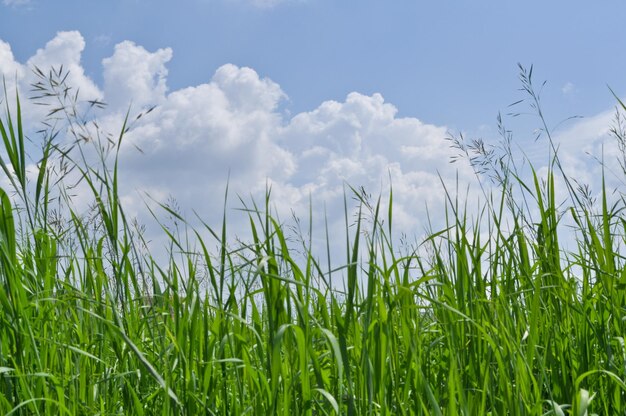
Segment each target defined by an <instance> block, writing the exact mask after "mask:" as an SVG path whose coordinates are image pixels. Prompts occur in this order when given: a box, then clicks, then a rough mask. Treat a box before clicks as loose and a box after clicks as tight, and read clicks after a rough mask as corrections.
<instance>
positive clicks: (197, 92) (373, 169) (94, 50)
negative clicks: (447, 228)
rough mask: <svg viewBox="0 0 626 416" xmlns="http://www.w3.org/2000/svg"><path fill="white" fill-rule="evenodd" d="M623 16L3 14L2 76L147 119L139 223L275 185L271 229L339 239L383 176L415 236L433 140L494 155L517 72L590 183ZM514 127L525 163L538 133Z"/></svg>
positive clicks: (347, 10) (177, 7) (557, 5)
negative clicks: (35, 79)
mask: <svg viewBox="0 0 626 416" xmlns="http://www.w3.org/2000/svg"><path fill="white" fill-rule="evenodd" d="M624 16H626V3H624V2H623V1H603V2H593V3H592V2H583V1H568V2H565V1H550V2H545V1H544V2H540V1H527V2H514V1H475V2H468V1H465V2H461V1H449V2H435V1H430V2H418V1H408V0H393V1H384V2H383V1H375V0H363V1H359V2H356V1H340V0H332V1H331V0H181V1H177V2H173V1H169V0H150V1H147V0H108V1H106V2H105V1H95V0H59V1H44V0H30V1H28V0H3V2H2V4H0V41H2V44H0V71H2V72H5V74H6V72H9V73H10V75H12V76H13V75H14V74H16V73H18V75H19V78H20V79H19V85H20V87H21V88H22V89H25V88H27V85H28V82H29V75H28V72H29V70H28V67H29V66H32V65H34V64H37V65H39V66H45V65H51V64H55V65H58V64H59V63H65V64H66V65H67V67H68V68H70V69H71V71H72V77H71V78H70V80H71V81H72V82H73V83H75V84H76V85H77V86H79V87H80V88H81V91H82V92H83V94H84V97H85V98H94V97H97V98H101V99H104V100H105V101H107V102H109V103H110V104H111V106H110V108H108V109H107V110H106V111H105V112H104V114H102V120H103V123H104V125H108V126H111V128H112V129H114V128H115V126H116V123H118V125H119V123H120V120H121V117H122V115H123V114H124V112H125V110H126V109H127V108H128V105H129V104H130V103H131V102H132V103H133V106H134V109H137V110H139V109H141V108H142V107H147V106H150V105H158V107H157V110H155V111H154V112H153V113H151V116H150V117H148V118H146V119H142V121H141V123H139V125H138V126H137V128H136V130H135V131H133V132H132V133H131V134H130V135H129V141H130V142H131V143H132V145H133V146H134V145H137V146H140V147H142V149H143V150H144V153H143V154H138V153H137V152H133V149H134V147H133V146H130V145H129V146H128V149H126V151H125V153H124V154H123V155H122V159H123V162H124V164H123V166H124V169H125V172H126V173H127V175H128V176H127V179H126V181H125V192H126V194H125V201H126V203H127V204H128V205H129V206H130V207H131V208H133V209H134V210H135V212H136V213H139V212H140V211H141V208H140V206H141V205H142V199H141V197H140V196H138V194H140V193H142V192H148V193H150V195H151V196H152V197H154V198H155V199H157V200H165V199H167V198H168V197H169V196H171V197H173V198H175V199H176V200H177V201H179V204H180V205H181V207H182V208H183V209H185V210H187V212H190V210H191V209H196V210H198V211H200V213H201V214H202V213H207V215H212V213H214V212H217V211H219V210H220V209H221V208H220V207H221V201H219V200H218V199H216V198H215V195H216V194H221V193H222V192H223V189H224V184H225V179H226V178H227V176H228V174H227V172H228V171H229V170H230V171H231V176H230V178H231V190H233V192H234V193H242V194H250V195H252V196H256V197H258V196H259V195H261V194H262V193H263V191H264V189H265V185H266V183H268V182H269V183H271V184H272V187H273V191H274V194H275V197H276V198H277V200H278V201H279V206H280V207H282V208H283V211H284V212H283V214H287V215H288V214H289V209H294V210H295V211H296V212H297V213H306V212H307V206H308V203H309V195H312V196H313V198H314V199H316V200H320V201H324V203H326V204H327V209H328V210H329V211H330V214H329V215H330V217H331V222H332V221H333V220H336V222H337V223H338V224H339V223H341V221H342V215H341V214H342V212H343V210H342V209H341V204H342V203H343V184H344V181H347V182H348V183H350V184H352V185H354V186H357V187H358V186H364V187H365V188H366V189H368V190H369V191H371V192H372V193H374V194H376V193H377V192H378V191H381V190H382V191H383V192H384V191H385V190H387V189H388V183H387V182H386V180H387V179H388V178H389V177H391V178H392V182H393V184H394V189H395V190H398V191H399V192H396V193H395V194H396V195H397V196H396V201H395V202H394V206H395V207H396V211H397V216H396V218H397V221H398V222H399V224H400V226H401V227H403V228H404V229H406V230H420V229H423V227H424V226H425V224H424V219H423V218H424V213H425V208H424V207H425V205H426V204H428V206H429V207H430V208H431V210H432V211H433V212H441V210H438V209H437V207H441V206H442V205H441V204H442V201H441V199H442V198H441V183H440V180H443V181H444V182H454V181H455V180H456V175H457V173H458V172H457V170H456V169H457V168H459V165H450V164H449V163H448V161H449V157H450V155H451V150H450V149H449V148H448V143H447V142H445V140H444V137H446V136H447V135H448V133H449V132H450V131H452V132H457V131H464V132H466V133H467V134H468V135H470V136H472V137H484V138H485V139H487V140H492V139H495V138H496V122H495V120H496V115H497V114H498V112H499V111H502V112H503V113H506V112H507V111H509V109H508V108H507V106H508V104H510V103H512V102H514V101H517V100H518V99H520V98H522V94H521V93H520V92H519V91H518V89H519V87H520V83H519V80H518V68H517V64H518V62H519V63H522V64H523V65H525V66H530V65H534V68H535V77H536V79H537V80H538V81H539V82H541V81H543V80H546V81H547V84H546V87H545V89H544V93H543V98H544V110H545V112H546V114H547V115H548V119H549V121H551V123H552V124H557V122H558V121H560V120H562V119H565V118H566V117H569V116H574V115H577V116H578V115H580V116H584V118H583V119H581V120H576V121H572V122H569V123H566V124H565V125H563V127H562V128H561V129H560V130H558V137H559V138H560V139H561V140H562V142H563V149H564V150H563V151H564V152H565V155H564V159H565V160H566V161H567V163H568V166H570V168H571V169H576V172H578V173H580V172H585V174H581V175H580V176H581V178H583V179H585V178H591V179H592V178H594V177H597V175H596V173H597V171H594V168H593V167H591V165H590V164H589V158H588V156H586V155H585V154H584V153H585V152H590V153H593V154H595V155H597V154H598V149H601V148H602V146H603V145H604V142H605V141H606V138H607V134H606V133H607V130H608V128H609V127H610V119H611V117H610V116H611V114H612V111H613V110H612V109H613V108H614V106H615V104H616V103H615V100H614V99H613V97H612V96H611V93H610V92H609V90H608V88H607V85H610V86H611V87H612V88H613V90H614V91H615V92H616V93H617V94H618V95H620V96H626V77H625V76H624V68H625V67H626V55H625V54H624V53H623V51H621V50H620V47H621V43H622V42H621V39H622V38H623V33H622V32H623V29H622V27H623V18H624ZM3 51H4V52H3ZM64 60H66V61H67V62H65V61H64ZM16 71H17V72H16ZM33 114H34V115H35V116H36V115H37V112H36V109H33ZM35 116H33V117H34V118H36V117H35ZM509 121H510V123H511V124H512V125H513V126H517V127H519V128H520V131H519V135H518V136H516V140H517V142H516V143H517V144H518V145H519V147H520V148H521V149H524V150H529V149H531V148H534V147H536V146H537V145H536V144H534V143H533V142H532V140H531V139H532V137H533V136H532V134H529V132H530V130H531V129H532V128H534V127H536V125H537V123H536V120H535V119H531V118H525V119H523V118H522V119H515V120H509ZM531 154H532V155H541V150H536V149H535V150H534V151H531ZM538 163H539V166H540V163H541V162H538ZM451 166H454V167H451ZM460 169H461V172H460V173H461V177H462V178H463V179H467V178H469V177H470V176H471V171H469V170H468V168H467V167H462V166H461V167H460ZM594 172H596V173H594ZM288 208H289V209H288ZM318 208H320V207H319V206H318ZM321 209H322V208H320V210H321ZM131 210H132V209H131Z"/></svg>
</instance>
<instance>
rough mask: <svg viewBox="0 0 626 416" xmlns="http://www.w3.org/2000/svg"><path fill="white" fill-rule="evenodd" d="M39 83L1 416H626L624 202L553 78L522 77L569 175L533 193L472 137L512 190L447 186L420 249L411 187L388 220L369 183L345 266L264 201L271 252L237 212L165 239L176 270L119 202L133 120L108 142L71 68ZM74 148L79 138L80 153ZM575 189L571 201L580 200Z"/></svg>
mask: <svg viewBox="0 0 626 416" xmlns="http://www.w3.org/2000/svg"><path fill="white" fill-rule="evenodd" d="M35 72H36V74H38V76H39V82H38V83H36V84H34V86H33V89H34V92H35V97H34V98H33V99H34V100H35V101H41V102H44V103H45V104H46V105H48V106H49V108H50V111H49V113H48V116H47V117H46V120H44V122H45V123H47V126H48V127H47V128H46V129H44V130H42V132H41V134H42V135H43V136H42V137H43V140H42V143H43V144H42V152H41V158H40V160H39V162H38V163H37V164H36V172H35V173H36V175H35V176H34V177H35V178H36V180H34V181H33V182H34V183H32V182H30V181H29V179H28V178H29V174H28V172H27V164H28V160H29V155H28V154H27V151H26V149H27V148H28V146H27V145H26V142H27V139H26V138H25V135H24V126H22V114H21V105H20V101H19V97H18V96H17V95H16V99H15V108H14V109H13V110H12V109H11V108H10V106H9V103H8V102H7V103H5V104H6V111H5V117H4V118H3V119H0V135H1V136H2V141H3V153H4V154H3V155H2V158H1V159H0V168H2V170H3V172H4V174H5V175H7V178H8V179H9V180H10V182H11V189H10V192H11V193H12V197H10V195H9V193H8V191H7V190H4V189H0V307H1V308H0V413H2V414H6V415H21V414H37V415H48V414H50V415H52V414H54V415H57V414H67V415H111V414H125V415H127V414H132V415H158V414H161V415H170V414H181V415H194V414H211V415H230V414H237V415H240V414H251V415H252V414H268V415H274V414H282V415H290V416H291V415H295V414H298V415H299V414H304V415H324V414H326V415H334V414H348V415H369V414H380V415H396V414H401V415H402V414H406V415H412V414H427V415H430V414H432V415H457V414H462V415H476V414H485V415H505V414H506V415H526V414H541V415H544V414H554V415H565V414H572V415H585V414H590V413H595V414H620V413H623V412H624V405H623V404H622V402H623V401H624V399H625V398H626V397H625V394H626V359H625V358H626V347H625V345H624V338H623V336H624V333H625V330H626V323H625V319H626V313H625V310H624V308H625V289H626V271H625V269H624V257H623V255H622V254H621V253H620V250H619V249H620V247H621V245H622V244H623V243H624V238H625V236H626V221H625V220H624V218H623V216H622V209H623V204H624V201H623V198H620V199H619V201H618V203H615V204H611V203H610V202H609V199H608V190H607V189H606V187H605V186H604V182H603V189H602V190H601V194H600V203H599V206H596V205H593V204H590V203H589V201H588V199H585V197H584V195H583V194H581V192H580V189H578V188H577V187H576V186H575V185H576V184H575V182H574V181H573V180H571V179H570V178H568V177H567V176H566V175H565V173H564V171H563V168H562V166H561V163H560V160H559V158H558V152H557V149H556V148H555V146H554V144H553V142H552V138H551V137H550V130H549V129H548V127H547V124H546V123H545V119H544V118H543V115H542V114H541V112H540V110H539V108H540V106H539V104H540V102H539V97H538V96H537V95H536V94H535V90H534V86H533V84H532V70H531V71H529V72H527V71H525V70H524V69H523V68H520V76H521V81H522V85H523V89H524V91H525V92H526V93H527V94H528V98H529V99H530V102H531V105H535V108H537V109H538V114H539V116H540V118H539V119H540V122H541V123H542V129H543V131H544V132H545V135H546V136H547V140H548V141H549V144H550V146H551V150H552V151H553V152H552V153H551V160H552V163H551V165H550V167H549V169H548V173H547V175H546V176H545V177H539V176H538V174H537V173H536V172H535V171H534V170H531V181H530V182H529V183H525V182H524V181H522V179H521V176H520V174H519V172H518V170H517V167H516V166H515V164H514V162H513V160H512V159H511V157H510V156H511V155H510V153H506V152H505V156H506V157H504V158H502V157H497V155H495V157H494V154H492V153H490V152H488V151H485V148H484V146H483V145H482V144H481V143H480V142H474V143H470V144H469V145H468V144H467V143H466V142H465V141H464V140H463V138H462V137H461V138H457V139H453V140H452V145H453V146H455V147H456V148H457V149H458V150H459V151H460V153H461V154H462V155H463V157H465V158H467V159H470V162H472V163H473V166H474V168H475V169H476V170H477V172H479V173H481V174H482V173H483V172H484V171H483V169H486V171H488V173H489V174H492V175H494V176H493V178H495V181H496V183H497V184H498V185H499V188H500V189H499V192H494V193H489V192H488V191H487V190H486V188H482V189H483V192H484V196H485V205H484V207H483V209H482V210H481V212H480V213H479V215H478V216H477V217H475V218H473V217H471V216H470V214H469V213H468V212H467V210H466V208H465V205H464V202H463V201H459V199H458V197H457V196H455V195H452V194H451V193H449V192H448V190H447V189H445V187H444V188H443V189H442V192H445V195H446V197H447V198H448V204H447V211H446V221H447V223H446V226H445V227H443V228H442V229H438V230H432V232H431V234H430V235H429V236H427V238H426V239H425V240H424V241H423V242H422V243H421V246H420V247H414V248H413V249H412V250H410V251H409V252H405V253H402V254H401V253H400V252H399V251H398V250H397V249H396V247H395V240H394V238H393V237H392V235H393V190H392V191H391V192H390V194H389V196H388V199H387V205H388V209H387V210H386V211H385V212H383V211H382V209H381V206H382V204H381V198H379V199H378V200H377V201H375V202H371V201H368V200H366V198H365V197H364V196H363V195H362V194H361V193H360V192H357V191H356V190H354V189H352V188H350V190H351V192H352V193H353V194H354V196H355V198H357V200H358V209H359V215H358V216H357V217H356V219H355V220H354V222H353V223H350V219H349V215H348V209H347V202H346V204H345V206H346V211H345V224H346V229H345V230H344V232H345V238H346V242H345V253H346V254H345V260H344V262H343V264H342V266H341V267H339V268H336V269H334V270H331V265H330V263H329V264H328V265H322V264H320V261H319V258H320V254H324V253H313V252H312V248H311V247H312V243H311V241H310V240H308V241H307V239H302V241H300V242H299V243H298V244H301V245H302V246H297V247H294V244H293V243H292V242H291V241H290V240H288V239H287V238H286V232H285V231H286V230H285V229H284V226H283V225H282V224H281V223H280V222H279V221H278V220H277V219H276V218H274V217H273V216H272V215H271V214H270V213H271V198H270V195H269V193H268V195H267V197H266V199H265V201H263V204H262V205H261V206H259V205H257V204H256V203H255V202H254V201H252V202H251V203H250V204H248V205H245V204H244V209H245V210H246V212H247V214H248V217H249V224H250V225H249V227H250V233H251V236H252V239H251V241H250V242H247V243H237V242H233V241H230V240H229V237H228V236H229V233H228V221H227V219H226V212H224V217H223V221H222V224H221V225H220V227H219V228H218V229H214V228H212V227H210V226H209V225H207V224H203V228H201V229H193V228H187V231H188V233H189V235H183V236H182V237H181V236H180V235H177V234H176V233H174V232H172V231H171V230H170V229H168V227H165V226H163V227H162V230H163V232H164V233H166V235H167V236H168V238H169V240H170V250H169V258H168V259H166V261H164V262H158V261H157V260H156V259H154V258H153V257H152V256H150V253H149V252H146V251H145V249H144V248H143V246H142V242H141V235H138V234H137V233H136V231H135V230H134V229H133V227H132V222H131V220H130V219H129V218H127V217H126V215H125V212H124V209H123V206H122V205H121V203H120V200H119V195H118V184H119V182H120V181H121V180H122V179H121V178H119V177H118V173H117V172H118V169H117V164H118V162H117V161H118V153H119V149H120V145H121V142H122V140H123V136H124V134H125V133H126V132H127V131H128V129H129V128H130V126H131V125H132V120H131V119H130V117H129V116H128V115H127V117H126V120H125V122H124V124H123V126H122V128H121V130H120V132H121V133H120V134H119V135H118V136H117V137H107V138H106V140H103V141H99V140H96V139H97V138H98V137H100V134H99V133H100V130H99V127H98V126H97V125H95V127H94V124H92V123H93V120H91V119H89V118H88V117H86V116H83V115H84V114H85V113H84V112H83V110H85V109H86V110H87V111H88V110H89V109H90V108H92V107H100V106H103V105H104V104H103V103H100V102H91V103H87V104H85V103H83V104H81V103H80V102H79V101H78V98H77V96H76V97H74V96H73V94H72V93H71V92H70V93H69V94H68V93H67V91H68V90H67V89H66V88H67V86H66V84H65V83H64V79H65V76H64V74H65V73H64V72H63V70H62V68H59V69H52V70H51V71H50V72H49V73H44V72H43V71H41V70H39V69H36V70H35ZM5 95H6V94H5ZM618 103H619V105H620V106H621V108H622V109H624V110H626V107H624V105H623V103H622V102H621V101H619V100H618ZM85 105H86V107H85ZM147 111H150V110H147ZM143 114H144V113H142V114H140V115H139V116H137V117H136V119H138V118H139V117H141V116H142V115H143ZM499 127H502V126H501V120H499ZM94 129H95V131H94ZM502 132H504V133H505V134H503V137H504V138H505V144H506V137H508V136H507V135H506V129H504V128H503V127H502ZM614 133H615V135H616V136H617V138H618V139H619V137H620V134H621V131H619V130H617V129H616V130H615V131H614ZM63 135H68V136H69V137H73V138H74V139H75V140H74V141H73V142H72V143H71V144H70V145H69V146H61V145H60V144H59V143H60V139H59V137H61V136H63ZM102 137H105V136H102ZM622 137H626V135H623V136H622ZM86 139H89V141H88V140H86ZM88 144H89V145H94V147H93V149H92V150H87V149H86V146H87V145H88ZM94 149H95V150H94ZM90 152H92V153H90ZM93 155H95V156H96V159H95V161H96V162H97V163H94V159H93ZM507 157H508V158H507ZM76 174H77V175H78V177H80V178H81V179H80V180H81V181H82V186H84V187H85V189H88V190H90V192H91V193H92V195H91V196H92V197H93V205H92V207H91V208H92V210H91V211H92V213H91V216H90V217H88V218H87V217H85V216H84V215H82V213H80V212H77V211H76V209H75V207H74V206H73V205H72V203H71V198H70V197H69V196H68V193H67V188H66V186H65V185H64V184H65V182H63V181H62V180H61V178H62V177H64V176H68V177H69V176H70V175H76ZM31 177H33V176H32V175H31ZM555 178H560V180H562V181H563V183H564V184H565V186H566V187H567V191H568V195H569V199H568V204H569V205H568V206H566V207H562V205H561V203H560V202H559V201H557V200H556V197H555V191H556V189H555V186H556V185H555ZM481 187H482V185H481ZM242 202H243V201H242ZM53 204H56V205H55V206H56V207H57V208H53V206H52V205H53ZM161 208H162V209H163V213H165V214H167V215H170V216H173V217H174V218H176V220H177V221H180V222H181V223H183V224H186V223H185V219H184V218H182V217H180V216H179V214H177V213H176V211H175V210H173V209H172V208H171V207H168V206H165V205H163V206H162V207H161ZM531 210H535V211H537V212H538V213H539V215H538V216H537V217H532V216H531V215H530V212H531ZM361 211H368V212H369V214H370V215H371V218H372V221H371V222H367V223H366V222H365V221H363V220H362V218H363V216H362V215H360V214H361ZM154 215H155V218H157V219H158V218H159V213H158V212H155V213H154ZM312 216H313V214H312V213H311V214H310V217H311V218H309V224H311V219H312ZM564 216H568V217H569V219H570V220H571V221H573V223H574V224H575V226H576V230H575V233H576V235H577V247H576V249H575V250H572V251H570V252H564V250H563V249H562V248H561V241H560V238H561V229H562V227H563V226H562V221H563V218H564ZM309 226H310V225H309ZM366 227H367V228H366ZM326 228H327V227H326ZM351 230H352V231H351ZM333 231H334V230H333ZM364 231H366V232H364ZM204 235H209V236H210V237H209V239H207V238H204V237H203V236H204ZM310 235H311V233H309V236H310ZM326 235H327V253H326V254H328V257H330V237H329V235H330V231H329V230H328V229H326ZM485 236H486V237H485ZM188 237H189V238H188ZM190 239H193V240H194V242H195V243H194V244H190V243H189V241H190ZM213 246H217V247H218V250H217V251H216V252H214V251H212V250H211V247H213ZM331 272H332V274H333V275H335V276H336V275H340V276H341V277H342V278H343V284H342V285H339V284H338V283H337V282H336V281H333V279H332V277H331V276H330V275H331Z"/></svg>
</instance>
